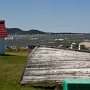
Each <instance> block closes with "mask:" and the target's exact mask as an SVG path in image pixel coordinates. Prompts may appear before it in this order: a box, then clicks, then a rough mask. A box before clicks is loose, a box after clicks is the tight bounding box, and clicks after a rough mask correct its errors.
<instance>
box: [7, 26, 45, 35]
mask: <svg viewBox="0 0 90 90" xmlns="http://www.w3.org/2000/svg"><path fill="white" fill-rule="evenodd" d="M7 31H8V34H12V35H14V34H17V35H20V34H45V32H42V31H39V30H35V29H32V30H29V31H23V30H21V29H19V28H7Z"/></svg>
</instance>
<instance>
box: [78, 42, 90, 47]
mask: <svg viewBox="0 0 90 90" xmlns="http://www.w3.org/2000/svg"><path fill="white" fill-rule="evenodd" d="M79 45H84V46H85V47H86V48H90V42H81V43H80V44H79Z"/></svg>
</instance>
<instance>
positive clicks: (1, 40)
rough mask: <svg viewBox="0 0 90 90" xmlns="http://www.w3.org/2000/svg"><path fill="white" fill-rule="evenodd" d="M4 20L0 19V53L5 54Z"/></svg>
mask: <svg viewBox="0 0 90 90" xmlns="http://www.w3.org/2000/svg"><path fill="white" fill-rule="evenodd" d="M7 35H8V34H7V30H6V27H5V20H0V55H1V54H5V37H7Z"/></svg>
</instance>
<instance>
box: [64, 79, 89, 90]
mask: <svg viewBox="0 0 90 90" xmlns="http://www.w3.org/2000/svg"><path fill="white" fill-rule="evenodd" d="M63 90H90V78H89V79H65V80H64V81H63Z"/></svg>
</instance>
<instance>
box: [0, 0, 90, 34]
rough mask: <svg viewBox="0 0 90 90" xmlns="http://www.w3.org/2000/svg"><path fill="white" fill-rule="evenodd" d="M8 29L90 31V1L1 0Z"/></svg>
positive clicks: (1, 13) (0, 11)
mask: <svg viewBox="0 0 90 90" xmlns="http://www.w3.org/2000/svg"><path fill="white" fill-rule="evenodd" d="M0 19H5V20H6V26H7V27H8V28H15V27H17V28H21V29H23V30H30V29H38V30H41V31H45V32H82V33H83V32H85V33H87V32H88V33H90V0H0Z"/></svg>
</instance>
